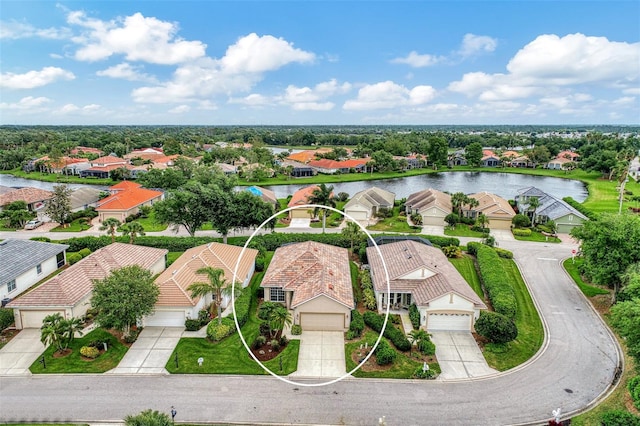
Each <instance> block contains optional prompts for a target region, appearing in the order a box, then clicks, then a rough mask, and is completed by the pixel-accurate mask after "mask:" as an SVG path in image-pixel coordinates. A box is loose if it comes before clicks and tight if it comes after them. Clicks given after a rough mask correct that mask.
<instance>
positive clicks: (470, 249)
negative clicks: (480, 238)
mask: <svg viewBox="0 0 640 426" xmlns="http://www.w3.org/2000/svg"><path fill="white" fill-rule="evenodd" d="M481 245H482V244H480V243H478V242H476V241H469V242H468V243H467V253H469V254H470V255H473V256H475V255H477V254H478V247H480V246H481Z"/></svg>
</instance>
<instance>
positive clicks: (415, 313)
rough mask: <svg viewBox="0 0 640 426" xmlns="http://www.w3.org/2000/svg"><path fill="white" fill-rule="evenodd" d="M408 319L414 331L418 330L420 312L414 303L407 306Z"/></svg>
mask: <svg viewBox="0 0 640 426" xmlns="http://www.w3.org/2000/svg"><path fill="white" fill-rule="evenodd" d="M409 319H410V320H411V325H412V326H413V329H414V330H417V329H419V328H420V311H419V310H418V307H417V306H416V304H415V303H412V304H411V306H409Z"/></svg>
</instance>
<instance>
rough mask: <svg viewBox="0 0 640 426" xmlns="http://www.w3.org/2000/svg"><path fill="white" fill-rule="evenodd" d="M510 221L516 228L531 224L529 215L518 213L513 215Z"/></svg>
mask: <svg viewBox="0 0 640 426" xmlns="http://www.w3.org/2000/svg"><path fill="white" fill-rule="evenodd" d="M511 223H512V224H513V226H515V227H516V228H527V227H529V226H531V219H529V216H525V215H523V214H522V213H518V214H517V215H515V216H513V219H511Z"/></svg>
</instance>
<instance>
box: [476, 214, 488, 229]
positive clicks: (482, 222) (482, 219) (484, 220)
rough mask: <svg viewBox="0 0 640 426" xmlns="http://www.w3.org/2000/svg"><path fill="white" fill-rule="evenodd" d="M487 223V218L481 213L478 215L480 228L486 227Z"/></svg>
mask: <svg viewBox="0 0 640 426" xmlns="http://www.w3.org/2000/svg"><path fill="white" fill-rule="evenodd" d="M487 222H488V219H487V216H485V215H484V214H483V213H480V215H479V216H478V223H479V224H480V227H482V228H484V225H486V224H487Z"/></svg>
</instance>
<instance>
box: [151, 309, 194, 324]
mask: <svg viewBox="0 0 640 426" xmlns="http://www.w3.org/2000/svg"><path fill="white" fill-rule="evenodd" d="M184 321H185V317H184V311H156V312H155V313H154V314H153V315H151V316H148V317H146V318H145V320H144V325H145V326H147V327H184Z"/></svg>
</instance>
